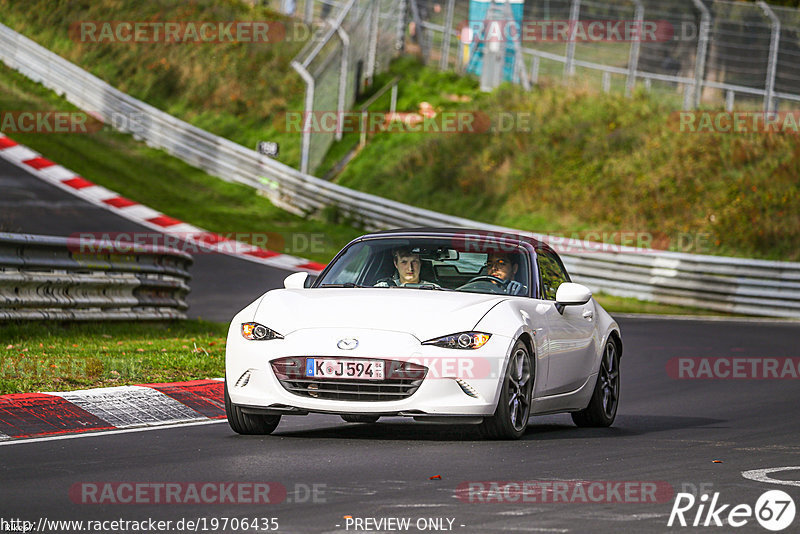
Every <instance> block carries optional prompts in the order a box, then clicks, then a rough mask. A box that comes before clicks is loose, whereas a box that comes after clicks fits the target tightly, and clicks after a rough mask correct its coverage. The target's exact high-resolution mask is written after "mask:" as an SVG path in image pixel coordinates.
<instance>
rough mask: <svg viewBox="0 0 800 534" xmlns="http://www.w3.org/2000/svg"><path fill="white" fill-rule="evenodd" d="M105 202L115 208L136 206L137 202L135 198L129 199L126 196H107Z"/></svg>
mask: <svg viewBox="0 0 800 534" xmlns="http://www.w3.org/2000/svg"><path fill="white" fill-rule="evenodd" d="M103 202H105V203H106V204H108V205H109V206H113V207H115V208H127V207H128V206H135V205H136V204H137V203H136V202H134V201H133V200H128V199H127V198H125V197H113V198H107V199H105V200H104V201H103Z"/></svg>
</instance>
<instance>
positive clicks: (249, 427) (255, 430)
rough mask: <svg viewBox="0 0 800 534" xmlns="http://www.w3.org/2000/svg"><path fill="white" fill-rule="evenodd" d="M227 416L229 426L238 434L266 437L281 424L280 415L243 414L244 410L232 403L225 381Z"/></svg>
mask: <svg viewBox="0 0 800 534" xmlns="http://www.w3.org/2000/svg"><path fill="white" fill-rule="evenodd" d="M225 415H227V416H228V424H229V425H230V427H231V428H232V429H233V431H234V432H236V433H237V434H245V435H259V434H260V435H264V434H271V433H272V431H273V430H275V428H276V427H277V426H278V423H280V422H281V416H280V415H256V414H249V413H243V412H242V409H241V408H240V407H239V406H237V405H236V404H234V403H233V402H231V397H230V395H228V381H227V380H226V381H225Z"/></svg>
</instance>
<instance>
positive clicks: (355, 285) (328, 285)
mask: <svg viewBox="0 0 800 534" xmlns="http://www.w3.org/2000/svg"><path fill="white" fill-rule="evenodd" d="M319 287H367V286H360V285H358V284H354V283H353V282H345V283H344V284H322V285H320V286H319Z"/></svg>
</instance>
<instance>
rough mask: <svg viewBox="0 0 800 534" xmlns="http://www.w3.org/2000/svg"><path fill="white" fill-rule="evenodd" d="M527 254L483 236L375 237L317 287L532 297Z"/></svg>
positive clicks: (354, 248) (352, 249)
mask: <svg viewBox="0 0 800 534" xmlns="http://www.w3.org/2000/svg"><path fill="white" fill-rule="evenodd" d="M529 272H530V271H529V264H528V261H527V253H526V251H525V249H524V248H522V247H520V246H519V245H517V244H513V243H508V242H505V241H498V240H492V239H489V238H483V237H477V236H476V237H465V236H459V237H456V238H397V237H391V238H389V237H387V238H374V239H367V240H364V241H360V242H357V243H354V244H352V245H350V246H349V247H348V248H347V249H346V250H345V251H344V252H343V253H342V254H341V255H340V256H339V257H338V258H337V259H336V260H335V261H334V262H333V263H332V264H331V265H330V267H329V269H328V270H327V272H325V273H324V274H323V276H322V277H321V278H320V279H319V280H317V282H316V283H315V286H314V287H379V288H389V289H400V288H402V289H417V290H420V289H422V290H440V291H464V292H472V293H491V294H506V295H526V296H527V295H529V294H530V282H529V281H530V275H529Z"/></svg>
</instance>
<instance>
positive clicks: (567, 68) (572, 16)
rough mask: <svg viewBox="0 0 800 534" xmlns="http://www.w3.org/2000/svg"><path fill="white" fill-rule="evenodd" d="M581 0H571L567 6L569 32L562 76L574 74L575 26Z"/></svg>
mask: <svg viewBox="0 0 800 534" xmlns="http://www.w3.org/2000/svg"><path fill="white" fill-rule="evenodd" d="M580 15H581V0H572V5H571V6H570V8H569V34H568V37H567V39H568V40H567V60H566V61H565V62H564V77H565V78H566V77H568V76H572V75H573V74H575V65H574V64H573V61H575V26H576V25H577V24H578V23H579V22H580V20H579V19H580Z"/></svg>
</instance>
